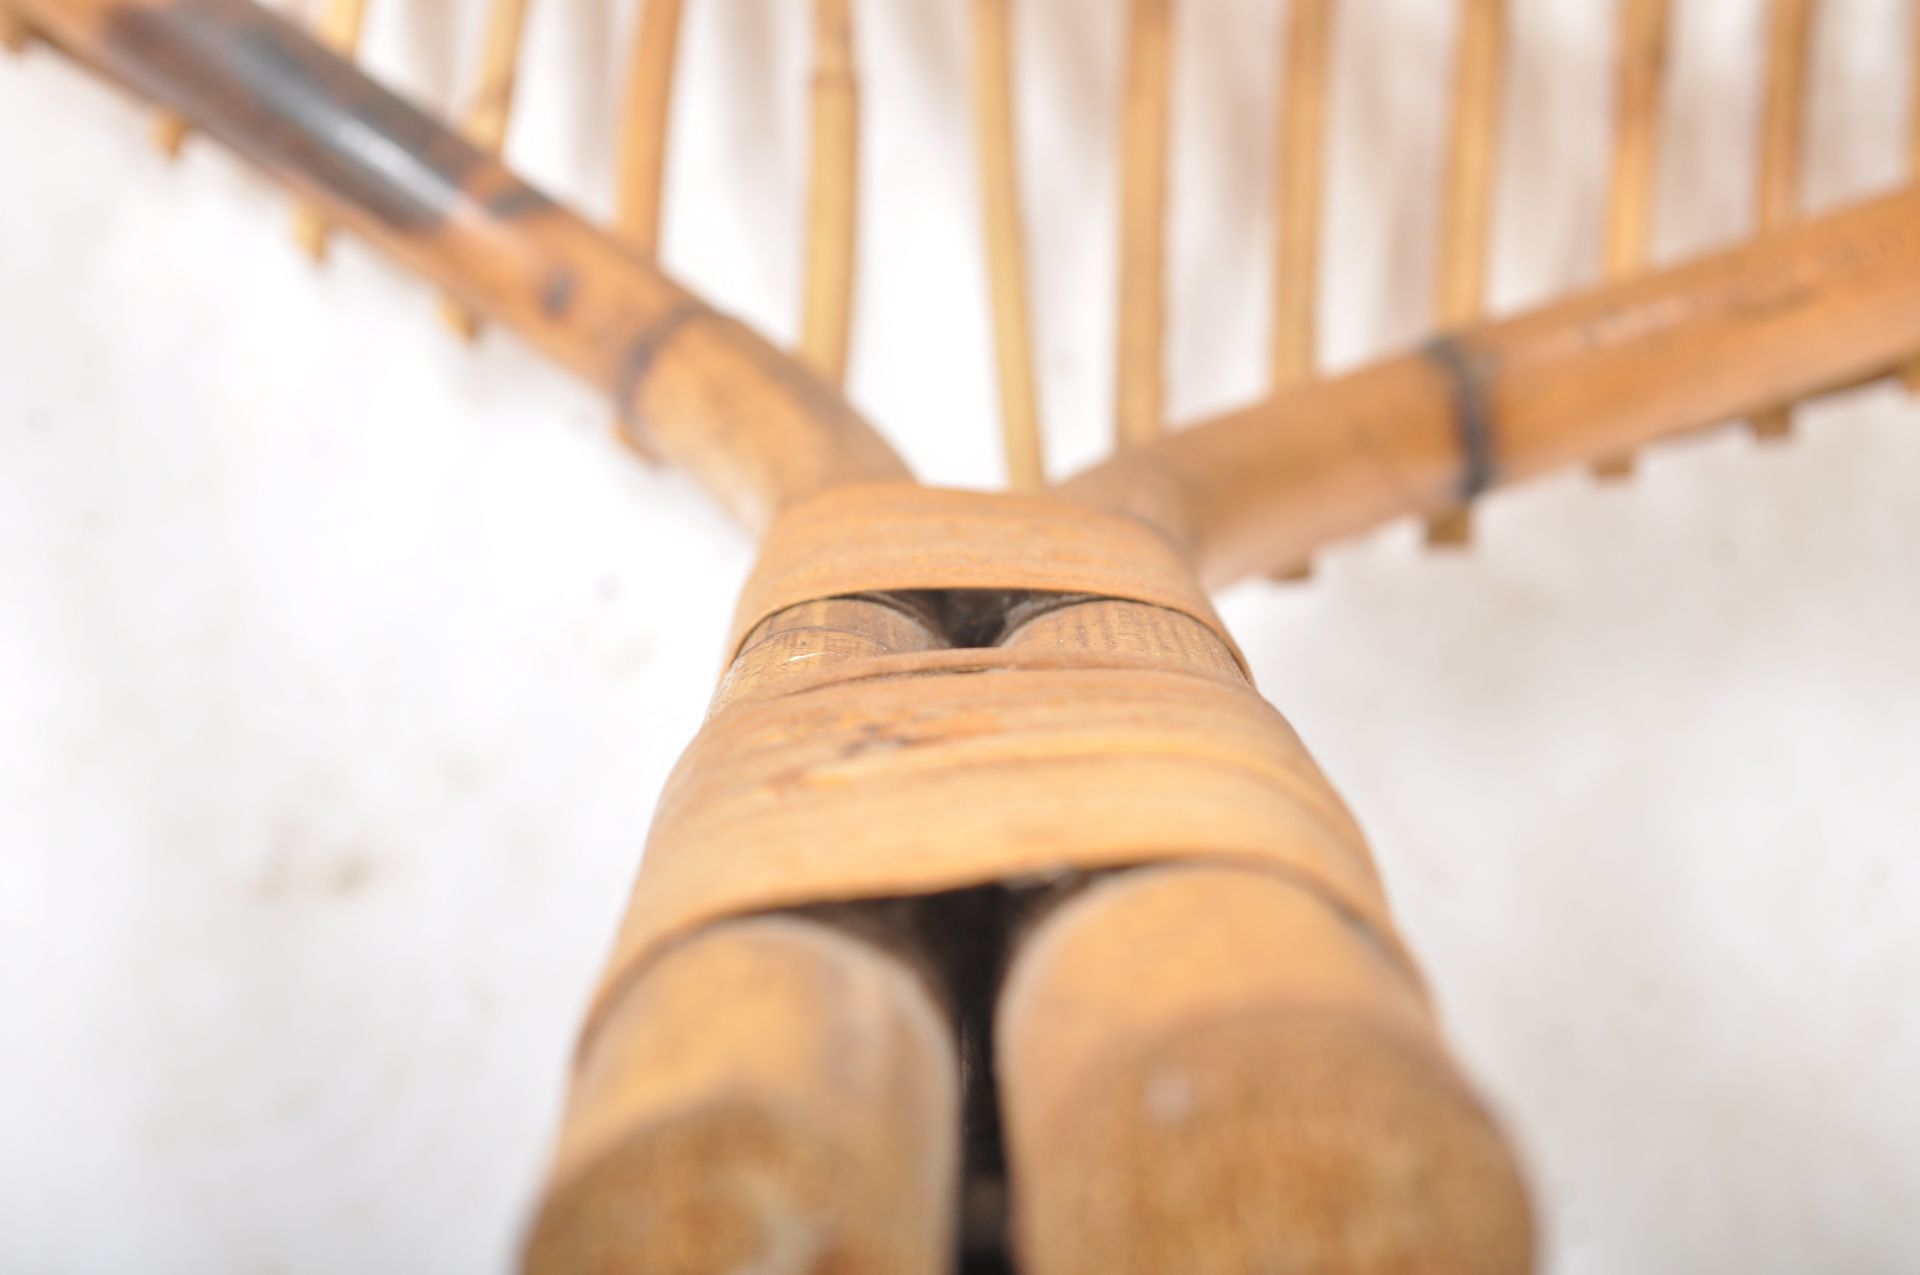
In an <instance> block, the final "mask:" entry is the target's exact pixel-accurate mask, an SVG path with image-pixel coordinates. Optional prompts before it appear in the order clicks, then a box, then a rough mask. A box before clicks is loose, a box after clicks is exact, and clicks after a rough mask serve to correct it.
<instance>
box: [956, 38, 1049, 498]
mask: <svg viewBox="0 0 1920 1275" xmlns="http://www.w3.org/2000/svg"><path fill="white" fill-rule="evenodd" d="M1011 4H1012V0H974V5H973V107H974V132H975V134H976V137H977V140H978V144H979V148H980V203H981V214H982V217H981V220H982V224H983V227H984V229H985V233H986V241H987V287H988V291H989V293H990V295H991V298H992V306H993V352H994V363H995V365H996V367H997V370H998V372H999V380H1000V436H1001V443H1002V447H1003V448H1004V450H1005V453H1006V464H1007V485H1008V486H1009V487H1011V488H1012V489H1013V490H1015V491H1037V490H1039V489H1040V488H1041V487H1043V486H1045V485H1046V457H1045V448H1044V445H1043V442H1042V427H1041V422H1040V403H1039V393H1038V391H1037V389H1036V388H1035V384H1034V376H1033V335H1032V328H1031V322H1030V319H1029V316H1028V313H1027V250H1026V243H1025V236H1024V234H1023V233H1022V230H1021V225H1020V178H1019V155H1018V151H1017V148H1016V146H1015V144H1014V138H1015V136H1016V130H1015V128H1014V108H1013V99H1014V92H1013V89H1014V78H1015V77H1014V63H1013V13H1012V9H1011Z"/></svg>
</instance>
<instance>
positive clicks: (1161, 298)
mask: <svg viewBox="0 0 1920 1275" xmlns="http://www.w3.org/2000/svg"><path fill="white" fill-rule="evenodd" d="M1172 82H1173V0H1133V3H1132V4H1131V5H1130V7H1129V12H1128V19H1127V65H1126V80H1125V84H1124V87H1123V89H1122V94H1123V96H1122V127H1121V130H1120V146H1121V150H1120V300H1119V321H1118V339H1117V340H1116V341H1115V351H1114V360H1115V367H1114V435H1115V439H1116V441H1117V442H1118V443H1119V444H1120V445H1121V446H1123V447H1125V446H1133V445H1137V444H1140V443H1146V442H1151V441H1152V440H1153V439H1155V438H1157V437H1159V435H1160V433H1161V430H1162V428H1163V427H1164V424H1165V422H1164V420H1163V414H1164V411H1165V404H1164V395H1165V391H1164V388H1163V385H1164V379H1165V372H1164V369H1163V366H1162V362H1161V361H1162V359H1164V358H1165V357H1166V352H1165V350H1164V348H1163V336H1164V333H1165V328H1166V270H1167V147H1168V126H1169V116H1170V115H1171V111H1172V103H1171V96H1172Z"/></svg>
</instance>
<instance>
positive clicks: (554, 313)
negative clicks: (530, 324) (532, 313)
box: [540, 266, 580, 319]
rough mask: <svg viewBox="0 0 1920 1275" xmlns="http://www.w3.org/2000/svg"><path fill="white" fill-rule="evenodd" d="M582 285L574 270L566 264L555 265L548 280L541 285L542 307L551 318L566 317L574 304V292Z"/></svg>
mask: <svg viewBox="0 0 1920 1275" xmlns="http://www.w3.org/2000/svg"><path fill="white" fill-rule="evenodd" d="M579 285H580V281H579V280H578V279H576V278H574V275H573V271H571V270H569V269H567V268H566V267H565V266H555V267H554V268H553V271H552V273H550V274H549V275H547V281H546V282H545V283H544V284H542V285H541V286H540V308H541V309H542V310H543V311H545V312H546V314H547V317H548V318H551V319H564V318H566V317H567V311H568V310H569V309H570V308H572V306H573V294H574V291H575V289H577V288H578V287H579Z"/></svg>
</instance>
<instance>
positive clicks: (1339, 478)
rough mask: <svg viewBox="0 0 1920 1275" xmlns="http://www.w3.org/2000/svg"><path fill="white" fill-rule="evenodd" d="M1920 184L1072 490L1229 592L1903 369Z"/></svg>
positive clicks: (1234, 419)
mask: <svg viewBox="0 0 1920 1275" xmlns="http://www.w3.org/2000/svg"><path fill="white" fill-rule="evenodd" d="M1916 218H1920V186H1916V187H1909V188H1907V189H1905V190H1902V191H1900V192H1898V193H1896V194H1893V195H1887V196H1883V197H1881V198H1879V199H1875V200H1872V201H1870V202H1867V203H1865V204H1861V205H1858V206H1856V207H1854V208H1851V209H1848V210H1846V211H1843V212H1838V213H1832V214H1828V215H1827V216H1824V217H1821V218H1819V219H1816V220H1811V221H1805V222H1800V223H1797V224H1795V225H1793V226H1791V227H1789V228H1788V229H1786V230H1783V231H1780V232H1778V233H1775V234H1772V235H1769V236H1766V237H1764V238H1762V239H1759V240H1757V241H1755V242H1753V243H1750V244H1748V245H1745V246H1743V247H1739V248H1735V249H1732V250H1731V251H1727V252H1722V253H1719V254H1716V255H1714V256H1710V257H1706V258H1703V259H1701V260H1698V261H1695V262H1693V263H1691V264H1688V265H1684V266H1679V267H1675V268H1673V269H1670V270H1664V271H1661V272H1659V273H1656V274H1649V275H1643V276H1640V277H1639V278H1636V279H1630V280H1626V281H1624V282H1620V283H1611V284H1605V285H1602V286H1600V287H1597V288H1594V289H1592V290H1590V291H1588V292H1586V293H1583V294H1581V295H1578V296H1575V297H1572V298H1569V299H1567V300H1564V301H1559V302H1556V303H1553V304H1551V305H1548V306H1545V307H1542V308H1541V309H1539V310H1536V311H1533V312H1531V313H1528V314H1524V315H1520V316H1517V317H1514V318H1508V319H1499V320H1495V321H1492V322H1486V323H1481V324H1477V325H1475V326H1472V327H1468V328H1464V329H1462V330H1460V331H1458V332H1455V333H1452V334H1450V335H1447V336H1443V337H1440V338H1437V339H1436V340H1434V341H1433V342H1432V343H1430V344H1429V345H1428V346H1426V347H1425V348H1424V349H1421V350H1418V351H1416V352H1413V353H1409V354H1404V355H1401V356H1399V357H1396V358H1390V359H1386V360H1384V361H1382V362H1379V363H1375V364H1372V365H1370V366H1368V367H1365V368H1362V369H1360V370H1358V371H1355V372H1352V373H1349V374H1347V375H1344V376H1338V377H1334V378H1332V379H1329V380H1324V381H1316V382H1312V383H1309V384H1305V385H1300V386H1297V387H1295V388H1293V389H1290V390H1287V391H1284V392H1282V393H1280V394H1277V395H1275V396H1273V397H1272V398H1270V399H1268V400H1267V401H1266V402H1264V403H1260V404H1256V405H1254V406H1252V407H1249V408H1246V409H1244V410H1242V411H1239V412H1235V413H1232V414H1229V415H1226V416H1222V417H1217V418H1214V419H1211V420H1208V421H1205V422H1202V423H1200V424H1198V425H1196V426H1194V427H1192V428H1190V429H1186V430H1182V431H1179V432H1177V433H1174V434H1171V435H1168V436H1167V437H1165V438H1162V439H1159V440H1157V441H1155V442H1154V443H1152V444H1150V445H1147V446H1145V447H1141V448H1138V449H1135V450H1133V451H1130V452H1125V453H1122V454H1120V455H1118V456H1115V457H1114V458H1113V459H1111V460H1109V461H1107V462H1105V463H1104V464H1101V465H1096V466H1094V467H1093V468H1092V469H1090V470H1088V471H1086V472H1085V473H1083V474H1081V475H1079V476H1078V477H1076V478H1074V479H1073V480H1071V481H1070V482H1068V483H1066V484H1065V485H1064V487H1063V488H1062V490H1063V492H1064V493H1065V494H1067V495H1069V496H1072V497H1074V498H1076V499H1080V500H1084V501H1087V502H1089V503H1092V504H1096V505H1099V506H1101V507H1104V508H1114V509H1124V510H1127V511H1129V512H1131V513H1133V514H1135V515H1137V516H1140V517H1143V518H1146V519H1148V520H1149V521H1151V522H1152V523H1154V524H1155V525H1157V526H1159V527H1161V528H1163V529H1164V530H1165V531H1166V532H1167V533H1168V534H1169V535H1171V536H1173V537H1174V538H1175V539H1176V540H1177V541H1178V542H1179V543H1181V544H1182V545H1184V546H1185V547H1186V548H1187V549H1188V551H1189V552H1191V553H1192V554H1193V555H1194V557H1195V559H1196V561H1197V562H1198V564H1199V570H1200V573H1201V576H1202V578H1203V579H1204V580H1205V581H1206V582H1207V583H1208V584H1210V585H1216V586H1217V585H1222V584H1226V583H1228V582H1230V581H1232V580H1236V579H1239V578H1240V577H1242V576H1245V575H1248V574H1251V573H1254V572H1258V571H1262V570H1268V569H1271V568H1273V567H1275V566H1277V565H1280V564H1283V563H1288V562H1294V561H1298V560H1299V559H1300V558H1301V557H1302V556H1303V555H1305V554H1307V553H1309V552H1311V551H1312V550H1313V549H1314V548H1316V547H1317V546H1320V545H1323V544H1326V543H1328V542H1330V541H1333V540H1337V539H1340V538H1342V537H1346V536H1351V535H1354V534H1356V533H1359V532H1362V531H1365V530H1368V529H1369V528H1372V527H1375V526H1378V525H1379V524H1381V523H1384V522H1387V521H1389V520H1391V519H1394V518H1399V517H1404V516H1406V515H1409V514H1420V515H1431V514H1433V513H1435V512H1437V511H1438V510H1440V509H1442V508H1445V507H1447V506H1449V505H1451V504H1454V503H1457V502H1459V501H1460V500H1461V499H1463V498H1470V497H1472V496H1474V495H1478V494H1479V493H1480V492H1481V491H1483V490H1485V489H1486V488H1487V487H1489V486H1492V485H1495V484H1499V483H1507V482H1515V481H1519V480H1521V479H1525V478H1529V477H1532V476H1534V475H1537V474H1542V473H1546V472H1549V471H1552V470H1555V469H1559V468H1562V467H1565V466H1569V465H1591V464H1592V463H1593V462H1594V461H1595V460H1596V459H1598V458H1599V457H1602V456H1610V455H1618V454H1621V453H1626V452H1631V451H1633V450H1635V449H1637V448H1639V447H1641V446H1644V445H1645V444H1647V443H1651V442H1654V441H1656V440H1658V439H1660V438H1664V437H1670V436H1672V435H1676V434H1681V433H1685V432H1687V431H1689V430H1694V429H1698V428H1701V427H1703V426H1707V425H1712V424H1715V423H1718V422H1720V421H1724V420H1728V419H1730V418H1733V417H1737V416H1741V415H1743V414H1746V413H1749V412H1752V411H1755V410H1757V409H1758V408H1760V407H1762V406H1765V405H1768V404H1773V403H1781V402H1786V401H1789V400H1792V399H1796V398H1801V397H1805V396H1807V395H1811V394H1816V393H1820V392H1822V391H1826V390H1832V389H1836V388H1840V387H1844V386H1848V385H1852V384H1856V383H1858V382H1860V381H1862V380H1866V379H1871V378H1874V377H1878V376H1882V375H1885V374H1888V373H1890V372H1892V371H1894V370H1895V369H1896V368H1897V367H1899V366H1900V365H1901V364H1902V363H1903V362H1904V361H1905V360H1907V359H1908V358H1910V357H1911V355H1912V352H1913V351H1914V350H1915V349H1916V348H1920V234H1915V233H1914V227H1915V226H1916V225H1920V221H1916V220H1915V219H1916Z"/></svg>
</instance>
